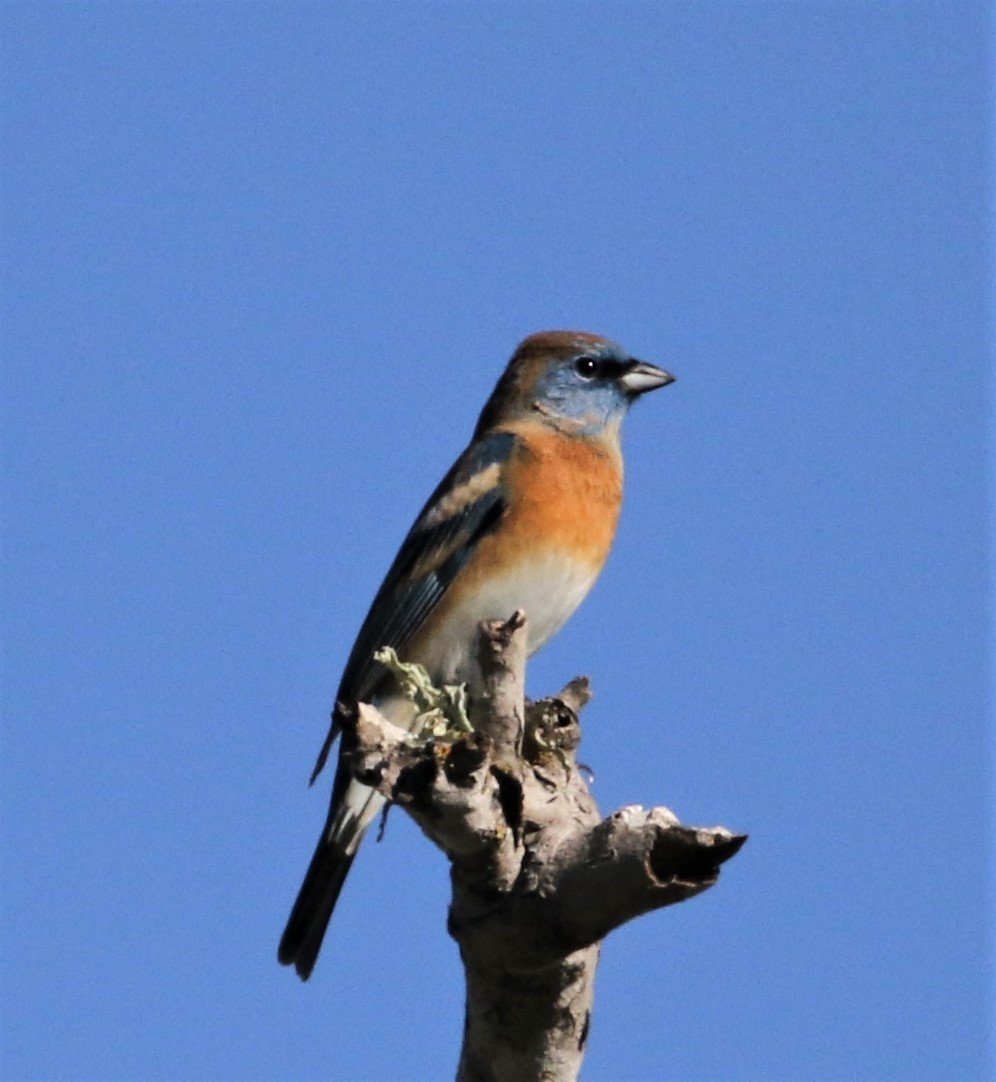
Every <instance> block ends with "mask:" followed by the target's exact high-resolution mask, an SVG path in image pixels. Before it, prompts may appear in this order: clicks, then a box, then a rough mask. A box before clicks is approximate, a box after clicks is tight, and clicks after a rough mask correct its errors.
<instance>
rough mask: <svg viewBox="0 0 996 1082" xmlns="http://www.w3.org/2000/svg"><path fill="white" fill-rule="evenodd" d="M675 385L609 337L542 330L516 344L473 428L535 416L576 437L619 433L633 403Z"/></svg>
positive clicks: (479, 430)
mask: <svg viewBox="0 0 996 1082" xmlns="http://www.w3.org/2000/svg"><path fill="white" fill-rule="evenodd" d="M673 380H674V376H672V375H671V374H670V373H669V372H665V371H664V369H663V368H657V367H656V366H655V365H652V364H647V363H646V362H645V361H638V360H637V359H636V358H635V357H631V356H630V355H629V354H628V353H627V352H626V351H625V350H624V349H623V348H622V347H621V346H619V345H617V344H616V343H615V342H612V341H610V340H609V339H608V338H602V337H601V336H600V335H597V334H587V333H585V332H584V331H542V332H540V333H539V334H533V335H530V336H529V337H528V338H527V339H525V341H523V342H521V343H520V344H519V347H518V348H517V349H516V351H515V353H514V354H513V355H512V359H511V360H510V361H509V362H508V367H507V368H506V369H505V371H504V373H503V374H502V376H501V379H499V381H498V384H497V386H496V387H495V389H494V391H493V392H492V394H491V397H490V398H489V399H488V402H487V405H486V406H485V407H484V411H483V413H482V414H481V419H480V420H479V421H478V424H477V433H478V434H479V435H480V434H481V433H483V432H486V431H487V430H488V429H491V428H493V427H494V426H495V425H496V424H499V423H502V422H508V421H512V420H518V419H521V418H525V417H536V416H539V417H540V418H542V419H543V420H545V421H546V422H547V423H549V424H551V425H553V426H554V427H557V428H560V429H562V430H564V431H566V432H570V433H572V434H575V435H580V436H598V435H601V434H603V433H604V432H605V431H606V430H609V429H618V427H619V423H620V422H621V420H622V418H623V416H624V415H625V413H626V410H627V409H628V408H629V407H630V405H632V403H633V402H634V401H635V400H636V399H637V398H639V397H640V395H642V394H645V393H646V392H647V391H652V390H654V389H655V388H657V387H664V386H665V385H666V384H668V383H671V382H672V381H673Z"/></svg>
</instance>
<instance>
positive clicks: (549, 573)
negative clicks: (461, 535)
mask: <svg viewBox="0 0 996 1082" xmlns="http://www.w3.org/2000/svg"><path fill="white" fill-rule="evenodd" d="M502 488H503V490H504V496H505V501H506V508H505V511H504V514H503V516H502V519H501V521H500V523H499V524H498V526H497V528H496V529H495V530H494V531H493V532H492V533H490V534H489V535H487V536H486V537H484V538H482V539H481V541H480V543H479V544H478V546H477V548H476V550H475V552H474V554H473V556H472V557H471V559H470V560H469V561H468V562H467V564H466V565H465V566H464V567H463V568H462V569H461V572H460V574H459V576H458V578H457V581H455V582H454V583H453V586H452V587H451V588H450V590H449V591H448V592H447V595H446V596H445V598H444V599H443V600H442V602H441V603H440V605H439V607H438V609H437V610H436V612H434V613H433V615H432V616H431V617H430V619H429V621H427V626H426V627H425V629H424V634H420V635H419V639H420V642H419V643H418V645H417V646H416V647H415V650H414V651H413V653H414V654H415V655H416V656H419V660H421V661H422V662H423V664H425V665H426V667H427V668H428V669H429V670H430V672H433V673H434V674H435V675H436V676H437V678H441V679H443V680H445V681H447V682H452V681H459V680H468V679H473V678H474V676H475V669H476V662H475V661H474V655H475V653H476V641H477V628H478V626H479V625H480V623H481V621H482V620H488V619H493V618H496V617H507V616H510V615H511V614H512V613H513V612H514V611H515V610H516V609H521V610H523V611H524V612H525V613H526V617H527V619H528V625H527V634H528V650H529V653H530V654H532V653H535V651H536V650H538V649H539V648H540V647H541V646H543V644H544V643H546V642H547V641H548V640H549V639H550V638H551V636H553V635H554V634H555V633H556V632H557V631H558V630H559V629H560V627H561V626H562V625H563V624H564V622H565V621H566V620H567V619H568V618H569V617H570V616H571V614H572V613H573V612H574V610H575V609H576V608H577V607H578V605H579V604H580V603H581V602H582V601H583V600H584V598H585V596H586V595H587V593H588V591H589V590H590V589H591V587H592V586H593V585H594V582H595V579H596V578H597V577H598V574H599V572H600V571H601V569H602V566H603V564H604V563H605V559H606V557H607V556H608V553H609V549H610V548H611V546H612V540H613V537H614V536H615V530H616V524H617V522H618V519H619V506H620V502H621V498H622V470H621V463H620V460H619V455H618V451H617V449H616V448H615V446H613V445H609V446H607V447H603V446H599V445H596V444H594V442H593V441H587V440H581V439H565V438H564V437H562V436H559V435H552V436H543V437H535V436H534V437H531V438H530V439H529V440H528V441H526V440H523V441H522V442H521V444H520V446H519V447H518V448H517V450H516V452H515V453H514V454H513V456H512V458H511V459H510V460H509V462H508V463H506V465H505V468H504V471H503V476H502ZM413 645H414V644H413Z"/></svg>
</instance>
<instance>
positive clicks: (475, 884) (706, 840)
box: [346, 613, 746, 1082]
mask: <svg viewBox="0 0 996 1082" xmlns="http://www.w3.org/2000/svg"><path fill="white" fill-rule="evenodd" d="M524 627H525V619H524V617H523V616H522V614H520V613H516V614H515V615H513V616H512V617H511V618H510V619H509V620H495V621H490V622H489V623H487V624H485V625H483V627H482V630H481V643H480V654H479V658H480V662H481V671H482V681H481V684H480V686H479V687H477V688H473V689H471V690H472V706H471V718H472V721H473V724H474V731H473V732H472V733H469V734H465V735H461V736H459V737H454V738H453V739H452V740H450V739H445V740H430V741H426V740H420V739H418V738H415V737H413V736H412V735H411V734H410V733H407V732H405V731H404V730H402V729H399V728H397V727H396V726H394V725H392V724H391V723H390V722H389V721H388V720H387V719H386V718H385V717H384V716H383V715H382V714H380V713H379V712H378V711H377V710H375V709H374V708H373V707H372V706H369V705H365V704H361V705H360V706H359V707H358V709H357V711H356V714H355V716H354V717H352V718H350V719H348V720H347V721H346V723H347V724H350V725H353V726H355V731H356V738H357V743H356V749H357V750H356V752H355V753H354V755H353V771H354V773H355V775H356V776H357V777H358V778H359V779H360V780H362V781H363V782H365V783H367V784H368V785H372V786H374V787H375V788H377V789H378V790H379V791H380V792H381V793H383V794H384V795H385V796H386V797H388V799H390V800H391V801H393V802H394V803H396V804H400V805H401V806H402V807H404V808H405V809H406V811H407V812H408V813H409V814H410V815H411V816H412V818H413V819H414V820H415V821H416V822H417V823H418V824H419V826H420V827H421V828H422V830H423V831H424V833H425V834H426V835H427V836H428V837H429V839H430V840H431V841H432V842H433V843H434V844H435V845H437V846H438V847H439V848H440V849H442V850H443V852H444V853H446V855H447V857H448V858H449V860H450V864H451V877H452V885H453V896H452V900H451V903H450V910H449V921H448V927H449V932H450V934H451V935H452V936H453V938H454V939H455V940H456V941H457V943H458V945H459V948H460V955H461V958H462V959H463V963H464V969H465V973H466V984H467V999H466V1017H465V1024H464V1041H463V1049H462V1051H461V1055H460V1062H459V1068H458V1071H457V1079H458V1082H533V1080H537V1082H538V1080H543V1082H570V1080H573V1079H576V1078H577V1076H578V1073H579V1071H580V1069H581V1063H582V1059H583V1057H584V1052H585V1045H586V1042H587V1037H588V1031H589V1026H590V1021H591V1011H592V1002H593V996H594V977H595V967H596V965H597V962H598V952H599V945H600V943H601V940H602V939H604V937H605V936H606V935H607V934H608V933H609V932H610V931H612V929H613V928H618V927H619V926H620V925H621V924H624V923H625V922H626V921H628V920H632V919H633V918H634V917H637V916H640V915H641V914H643V913H647V912H649V911H650V910H653V909H659V908H661V907H662V906H666V905H672V904H673V903H675V902H681V901H684V900H685V899H687V898H691V897H693V896H694V895H696V894H700V893H701V892H702V891H704V890H707V889H708V888H709V887H711V886H712V885H713V884H714V883H715V882H716V880H717V879H718V877H719V866H720V865H721V864H722V863H723V862H724V861H726V860H728V859H729V858H730V857H732V856H733V855H734V854H735V853H736V852H737V851H738V850H739V849H740V847H741V846H742V845H743V843H744V841H745V839H746V835H742V834H731V833H730V832H729V831H727V830H725V829H723V828H721V827H715V828H711V829H701V828H694V827H686V826H682V825H681V824H680V823H679V822H678V820H677V818H676V816H675V815H674V814H673V813H672V812H670V811H669V810H668V809H667V808H653V809H650V810H646V809H644V808H642V807H638V806H631V807H626V808H623V809H621V810H620V811H617V812H615V813H614V814H613V815H610V816H609V817H608V818H607V819H602V818H601V816H600V814H599V812H598V808H597V807H596V805H595V802H594V800H593V799H592V797H591V794H590V793H589V791H588V786H587V784H586V782H585V779H584V776H583V771H579V770H578V766H577V762H576V758H575V755H576V751H577V747H578V745H579V743H580V738H581V734H580V727H579V724H578V713H579V711H580V710H581V708H582V707H583V706H584V704H585V703H586V702H587V701H588V699H589V697H590V693H589V691H588V683H587V681H586V680H585V679H583V678H581V679H578V680H575V681H572V682H571V683H570V684H569V685H568V686H567V687H566V688H565V689H564V690H563V691H562V692H561V693H560V694H559V695H557V696H554V697H553V698H551V699H545V700H542V701H541V702H539V703H535V704H528V705H527V704H526V701H525V699H524V696H523V687H524V672H525V634H524Z"/></svg>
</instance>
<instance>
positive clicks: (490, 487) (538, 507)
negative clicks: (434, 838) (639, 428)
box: [278, 331, 674, 980]
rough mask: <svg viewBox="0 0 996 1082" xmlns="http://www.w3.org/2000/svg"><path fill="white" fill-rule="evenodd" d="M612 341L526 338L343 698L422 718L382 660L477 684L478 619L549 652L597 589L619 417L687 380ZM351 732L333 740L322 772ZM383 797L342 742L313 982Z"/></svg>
mask: <svg viewBox="0 0 996 1082" xmlns="http://www.w3.org/2000/svg"><path fill="white" fill-rule="evenodd" d="M673 378H674V377H673V376H671V375H670V374H669V373H668V372H665V371H664V370H663V369H661V368H656V367H654V366H653V365H650V364H646V363H644V362H643V361H638V360H636V359H635V358H633V357H631V356H630V355H629V354H628V353H626V352H625V350H623V349H622V348H621V347H619V346H618V345H616V343H614V342H610V341H609V340H608V339H606V338H601V337H599V336H598V335H594V334H585V333H582V332H579V331H546V332H543V333H540V334H534V335H532V336H531V337H529V338H527V339H526V340H525V341H524V342H522V343H521V345H520V346H519V347H518V349H516V351H515V353H514V355H513V356H512V359H511V361H509V364H508V367H507V368H506V369H505V372H504V373H503V375H502V377H501V379H499V381H498V384H497V386H496V387H495V389H494V391H493V392H492V394H491V397H490V398H489V399H488V401H487V404H486V405H485V407H484V410H483V412H482V413H481V417H480V420H479V421H478V422H477V428H476V429H475V430H474V436H473V439H472V440H471V441H470V446H469V447H468V448H467V449H466V451H464V452H463V454H462V455H461V456H460V457H459V458H458V459H457V461H456V462H455V464H454V465H453V468H452V469H451V470H450V471H449V473H448V474H447V475H446V476H445V477H444V478H443V480H442V482H441V483H440V484H439V486H438V487H437V488H436V491H435V492H433V494H432V495H431V496H430V497H429V501H428V502H427V503H426V505H425V507H424V508H423V509H422V512H421V514H420V515H419V516H418V518H417V519H416V520H415V525H414V526H412V528H411V530H410V531H409V533H408V536H407V537H406V538H405V540H404V543H403V544H402V546H401V550H400V552H399V553H398V555H397V557H396V558H395V560H394V563H393V564H392V565H391V568H390V570H389V571H388V573H387V577H386V578H385V579H384V582H383V585H382V586H381V588H380V590H379V591H378V592H377V596H376V597H375V598H374V601H373V604H372V605H371V607H370V612H369V613H368V614H367V617H366V619H365V620H364V621H363V626H362V627H361V628H360V633H359V635H358V636H357V639H356V643H355V645H354V646H353V650H352V653H351V654H350V655H349V660H348V662H347V663H346V669H345V672H344V673H343V676H342V682H341V684H340V685H339V693H338V696H337V699H338V701H340V702H344V703H357V702H372V703H374V704H375V705H376V706H377V707H378V708H379V709H380V710H381V711H382V712H383V713H384V714H385V715H386V716H387V717H388V718H390V719H391V720H392V721H393V722H394V723H395V724H396V725H400V726H402V727H403V728H410V727H411V724H412V720H413V716H412V713H413V712H412V706H411V703H409V702H408V701H407V700H406V699H404V698H403V697H401V695H400V694H399V693H398V690H397V686H396V684H395V681H394V677H393V676H392V675H391V674H390V673H388V671H387V670H386V669H385V668H384V666H383V665H382V664H381V663H380V662H377V661H375V660H374V656H373V655H374V651H375V650H377V649H378V648H379V647H382V646H392V647H394V649H395V650H396V651H397V652H398V654H399V656H400V657H401V658H402V660H405V661H417V662H419V663H421V664H422V665H423V666H424V667H425V668H426V670H427V671H428V673H429V675H430V676H431V677H432V679H433V682H434V683H436V684H437V685H440V684H457V683H462V682H465V681H469V682H473V681H474V678H475V675H476V669H477V662H476V656H475V655H476V649H477V637H478V627H479V625H480V623H481V621H482V620H487V619H492V618H497V617H502V618H507V617H508V616H510V615H511V614H512V613H513V612H514V611H515V610H516V609H521V610H522V611H524V612H525V614H526V616H527V617H528V624H527V635H528V640H527V650H528V652H529V653H530V654H532V653H535V652H536V651H537V650H538V649H539V648H540V647H541V646H543V644H544V643H545V642H547V640H548V639H549V638H550V637H551V636H552V635H553V634H554V633H555V632H556V631H557V630H558V629H559V628H560V627H561V626H562V625H563V623H564V621H565V620H567V618H568V617H569V616H570V615H571V614H572V613H573V612H574V610H575V609H576V608H577V607H578V605H579V604H580V603H581V601H582V600H583V598H584V597H585V595H586V594H587V593H588V591H589V590H590V589H591V587H592V585H593V584H594V582H595V579H596V578H597V576H598V574H599V572H600V571H601V569H602V565H603V564H604V562H605V558H606V556H607V555H608V553H609V548H610V547H611V545H612V539H613V536H614V534H615V530H616V522H617V520H618V517H619V505H620V500H621V497H622V475H623V469H622V454H621V451H620V445H619V429H620V425H621V423H622V419H623V417H624V415H625V413H626V411H627V409H628V407H629V406H630V405H631V404H632V403H633V401H635V399H637V398H638V397H639V396H640V395H642V394H644V393H645V392H647V391H652V390H654V389H655V388H657V387H663V386H664V385H665V384H668V383H670V382H671V381H672V380H673ZM338 735H339V733H338V727H337V724H336V722H335V721H333V725H332V729H331V730H330V732H329V734H328V737H327V738H326V740H325V743H324V745H323V746H322V749H321V752H320V753H319V756H318V762H317V763H316V765H315V769H314V772H313V773H312V776H311V780H312V782H314V780H315V778H316V777H317V776H318V774H319V772H320V771H321V769H322V767H323V766H324V765H325V760H326V758H327V757H328V754H329V751H330V749H331V747H332V745H333V743H334V742H335V739H336V737H337V736H338ZM383 805H384V798H383V797H382V796H380V795H379V794H378V793H376V792H374V791H373V790H372V789H370V788H369V787H368V786H366V785H363V784H361V783H360V782H358V781H356V780H355V779H354V778H353V776H352V774H351V772H350V765H349V759H348V753H344V750H343V749H342V748H341V747H340V753H339V764H338V768H337V770H336V775H335V781H334V783H333V786H332V799H331V805H330V808H329V814H328V818H327V820H326V822H325V827H324V829H323V830H322V834H321V837H320V838H319V840H318V847H317V849H316V850H315V855H314V856H313V857H312V859H311V864H310V866H309V868H308V871H307V874H306V875H305V878H304V883H303V884H302V886H301V890H300V892H299V894H298V896H297V901H296V902H295V903H294V908H293V910H292V912H291V915H290V919H289V920H288V922H287V927H286V929H285V930H284V934H283V937H282V939H281V940H280V949H279V953H278V957H279V959H280V961H281V962H282V963H283V964H284V965H291V964H293V965H294V966H295V968H296V969H297V972H298V974H299V975H300V976H301V978H302V979H304V980H307V978H308V977H309V976H310V974H311V971H312V969H313V968H314V965H315V961H316V959H317V957H318V952H319V950H320V949H321V945H322V939H323V937H324V935H325V929H326V927H327V926H328V922H329V918H330V917H331V916H332V910H333V908H334V906H335V903H336V900H337V898H338V897H339V892H340V891H341V890H342V885H343V883H344V882H345V879H346V874H347V872H348V871H349V868H350V865H351V864H352V862H353V859H354V857H355V856H356V852H357V849H358V848H359V845H360V842H361V841H362V839H363V835H364V833H365V831H366V830H367V828H368V827H369V826H370V824H371V823H372V822H373V820H374V819H375V818H376V816H377V814H378V813H379V812H380V810H381V808H382V807H383Z"/></svg>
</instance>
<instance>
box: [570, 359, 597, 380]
mask: <svg viewBox="0 0 996 1082" xmlns="http://www.w3.org/2000/svg"><path fill="white" fill-rule="evenodd" d="M601 368H602V366H601V364H600V363H599V362H598V361H597V360H596V359H595V358H594V357H578V359H577V360H576V361H575V362H574V371H575V372H577V374H578V375H579V376H581V377H582V379H594V378H595V377H596V376H597V375H598V373H599V371H600V370H601Z"/></svg>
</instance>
